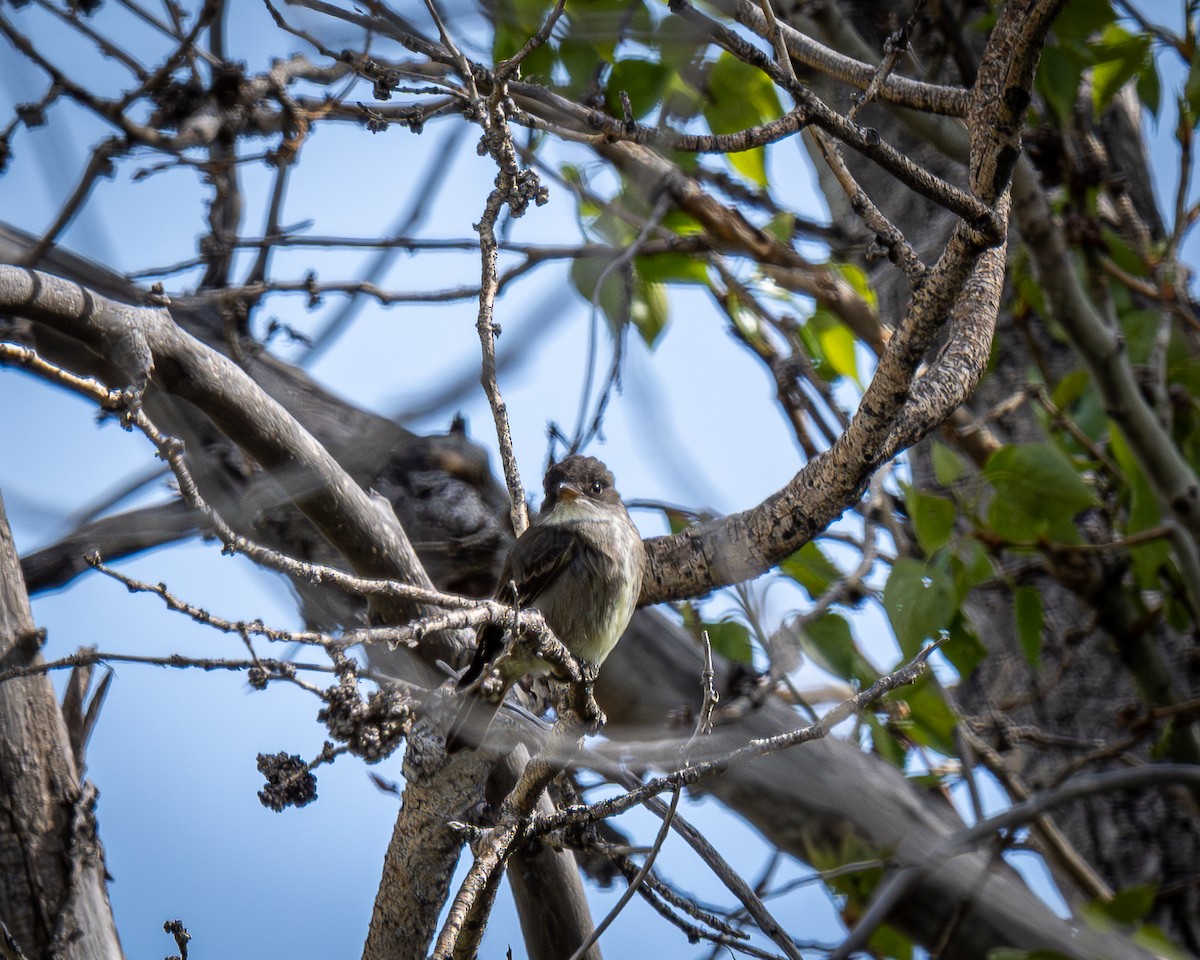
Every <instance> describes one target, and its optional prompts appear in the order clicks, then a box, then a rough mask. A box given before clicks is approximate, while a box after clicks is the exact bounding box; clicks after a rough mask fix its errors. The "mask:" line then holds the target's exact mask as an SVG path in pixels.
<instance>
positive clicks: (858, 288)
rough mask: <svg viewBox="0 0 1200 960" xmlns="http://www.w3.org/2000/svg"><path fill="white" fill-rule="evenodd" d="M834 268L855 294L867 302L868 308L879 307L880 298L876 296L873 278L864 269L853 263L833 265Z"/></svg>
mask: <svg viewBox="0 0 1200 960" xmlns="http://www.w3.org/2000/svg"><path fill="white" fill-rule="evenodd" d="M832 266H833V269H834V270H835V271H836V272H837V273H838V274H839V275H840V276H841V278H842V279H843V280H845V281H846V282H847V283H848V284H850V286H851V288H853V290H854V292H855V293H857V294H858V295H859V296H860V297H862V298H863V300H865V301H866V303H867V306H869V307H870V308H871V309H872V310H874V309H875V308H876V307H878V306H879V298H878V297H877V296H876V295H875V288H874V287H873V286H871V278H870V277H869V276H867V273H866V271H865V270H863V269H862V267H859V266H856V265H855V264H853V263H833V264H832Z"/></svg>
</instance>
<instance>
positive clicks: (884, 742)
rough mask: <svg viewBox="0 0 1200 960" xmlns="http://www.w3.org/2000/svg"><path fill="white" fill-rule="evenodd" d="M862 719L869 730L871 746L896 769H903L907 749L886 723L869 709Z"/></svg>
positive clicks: (906, 757)
mask: <svg viewBox="0 0 1200 960" xmlns="http://www.w3.org/2000/svg"><path fill="white" fill-rule="evenodd" d="M862 719H863V722H864V723H866V725H867V729H868V730H870V731H871V746H872V747H874V748H875V752H876V753H877V754H879V755H880V756H881V757H883V758H884V759H885V760H886V761H887V762H888V763H890V764H891V765H892V766H894V767H895V768H896V769H897V770H903V769H904V767H905V763H906V761H907V760H908V751H907V750H905V749H904V747H903V745H901V743H900V741H899V740H897V739H896V737H895V735H894V734H893V733H892V731H891V730H889V729H888V726H887V724H885V723H883V722H881V721H880V719H879V718H878V717H877V716H875V714H873V713H872V712H871V711H869V710H868V711H867V712H866V713H864V714H863V715H862Z"/></svg>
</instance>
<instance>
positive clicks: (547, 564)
mask: <svg viewBox="0 0 1200 960" xmlns="http://www.w3.org/2000/svg"><path fill="white" fill-rule="evenodd" d="M578 549H579V541H578V539H577V538H576V537H574V536H572V535H571V534H570V533H569V532H568V531H566V530H564V529H562V528H561V527H559V526H555V525H548V526H533V527H530V528H529V529H528V530H526V531H525V533H523V534H522V535H521V539H520V541H519V546H517V547H514V549H512V550H510V551H509V554H508V559H507V560H505V561H504V570H503V571H502V572H501V574H500V583H499V584H498V585H497V587H496V594H495V597H496V599H497V600H500V601H501V602H503V603H512V602H513V601H514V600H515V601H516V603H517V605H518V606H519V607H522V608H524V607H532V606H537V598H538V597H539V596H540V595H541V593H542V591H543V590H544V589H546V585H547V584H549V583H550V582H551V581H552V580H553V579H554V577H555V575H556V574H558V573H559V572H560V571H561V570H562V569H563V567H565V566H566V565H567V564H569V563H570V562H571V560H572V558H573V557H574V556H575V554H576V551H577V550H578ZM514 584H515V585H516V596H515V597H514V595H513V585H514ZM503 649H504V631H503V630H502V629H501V628H500V627H499V626H497V625H496V624H486V625H485V626H483V627H481V628H480V630H479V637H478V644H477V646H476V647H475V656H474V658H473V659H472V661H471V665H470V666H469V667H468V668H467V671H466V673H464V674H463V675H462V676H461V677H460V678H459V680H458V686H459V688H460V689H461V688H463V687H468V686H470V685H471V684H472V683H474V682H475V681H476V680H478V679H479V678H480V677H481V676H483V672H484V670H485V669H487V667H488V664H490V663H491V662H492V661H493V660H495V659H496V657H498V656H499V655H500V653H501V651H502V650H503Z"/></svg>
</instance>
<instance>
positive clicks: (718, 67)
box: [704, 52, 783, 187]
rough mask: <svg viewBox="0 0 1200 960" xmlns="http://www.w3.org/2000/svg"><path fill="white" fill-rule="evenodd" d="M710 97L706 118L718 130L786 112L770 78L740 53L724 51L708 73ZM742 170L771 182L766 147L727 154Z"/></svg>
mask: <svg viewBox="0 0 1200 960" xmlns="http://www.w3.org/2000/svg"><path fill="white" fill-rule="evenodd" d="M708 92H709V100H708V103H707V104H706V105H705V107H704V119H705V120H706V121H708V127H709V129H710V130H712V132H713V133H716V134H724V133H737V132H738V131H741V130H745V129H747V128H748V127H753V126H757V125H758V124H760V123H763V122H765V121H767V120H775V119H777V118H778V117H780V116H781V115H782V113H783V110H782V108H781V107H780V105H779V97H778V96H777V95H776V93H775V85H774V84H773V83H772V82H771V80H770V78H769V77H768V76H767V75H766V74H765V73H763V72H762V71H761V70H759V69H758V68H757V67H752V66H750V64H748V63H743V62H742V61H741V60H739V59H738V58H737V57H734V56H733V55H731V54H729V53H724V52H722V53H721V55H720V56H719V57H718V58H717V60H716V61H715V62H714V63H713V65H712V69H711V70H710V72H709V76H708ZM726 157H727V159H728V160H729V162H730V164H732V165H733V168H734V169H735V170H737V172H738V173H740V174H742V176H744V177H746V178H747V179H748V180H750V181H752V182H753V183H757V184H758V185H759V186H762V187H765V186H766V185H767V169H766V154H765V151H764V150H763V148H762V147H755V148H754V149H753V150H745V151H742V152H740V153H730V154H726Z"/></svg>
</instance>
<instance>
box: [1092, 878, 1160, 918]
mask: <svg viewBox="0 0 1200 960" xmlns="http://www.w3.org/2000/svg"><path fill="white" fill-rule="evenodd" d="M1157 895H1158V885H1157V884H1154V883H1143V884H1138V885H1137V886H1134V887H1126V888H1125V889H1124V890H1121V891H1119V892H1118V893H1115V894H1113V897H1112V899H1111V900H1093V901H1092V902H1091V903H1089V904H1088V905H1087V908H1086V909H1087V911H1088V913H1089V914H1090V913H1093V912H1094V913H1095V914H1099V915H1100V916H1104V917H1108V918H1109V919H1110V920H1116V921H1117V922H1118V923H1128V924H1133V923H1137V922H1138V921H1139V920H1144V919H1145V918H1146V916H1147V914H1149V913H1150V908H1151V907H1153V906H1154V898H1155V897H1156V896H1157Z"/></svg>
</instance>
